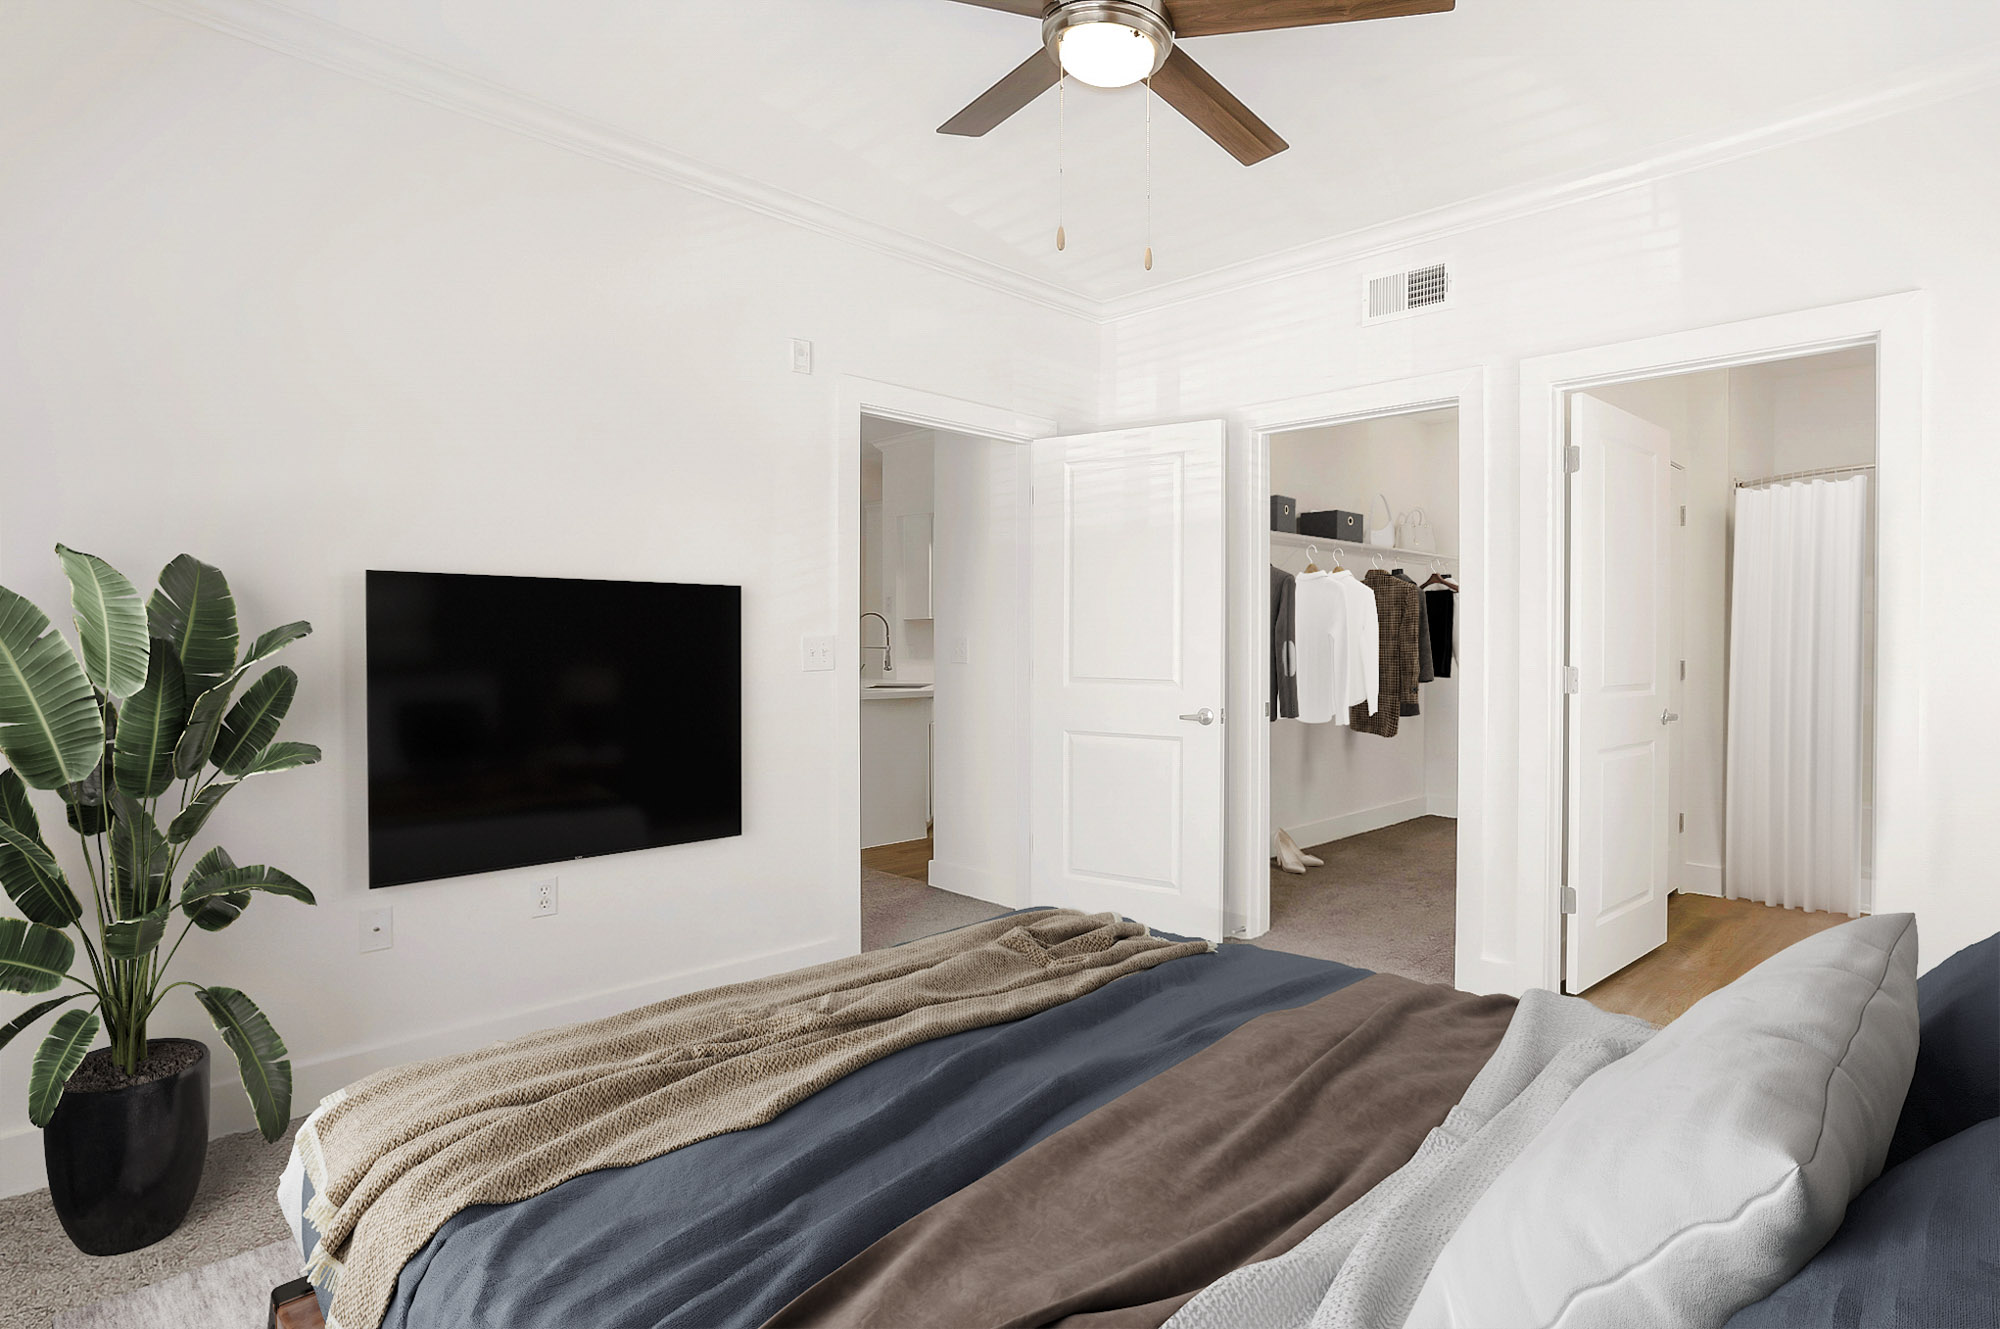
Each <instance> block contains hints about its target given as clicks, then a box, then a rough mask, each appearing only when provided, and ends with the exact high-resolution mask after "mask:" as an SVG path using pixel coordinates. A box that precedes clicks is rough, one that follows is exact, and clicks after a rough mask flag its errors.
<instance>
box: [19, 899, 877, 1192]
mask: <svg viewBox="0 0 2000 1329" xmlns="http://www.w3.org/2000/svg"><path fill="white" fill-rule="evenodd" d="M853 953H854V952H853V948H852V947H851V946H849V945H847V944H845V943H844V942H842V941H841V940H840V939H839V938H836V937H823V938H820V939H819V940H816V941H809V942H805V943H802V944H801V945H797V946H786V947H781V948H779V949H777V950H773V951H763V952H760V953H758V954H756V955H749V956H744V957H743V958H742V959H738V960H731V961H727V962H725V963H722V964H714V965H703V966H701V967H699V968H694V969H683V970H680V971H678V972H676V973H672V974H664V975H661V976H659V977H657V978H649V979H644V980H642V981H640V982H637V983H628V984H624V985H622V986H619V987H612V988H605V989H602V990H601V991H597V992H590V993H586V994H584V995H582V996H578V997H570V998H567V999H565V1000H562V1001H556V1002H550V1003H547V1004H545V1005H541V1006H529V1007H524V1008H522V1009H520V1010H516V1011H510V1012H508V1013H506V1014H504V1015H499V1016H495V1017H493V1018H491V1019H487V1020H478V1021H471V1022H468V1023H465V1024H457V1025H451V1026H449V1027H447V1028H444V1029H434V1030H430V1031H427V1032H425V1033H421V1034H417V1035H415V1036H413V1037H409V1038H403V1039H398V1040H395V1041H393V1042H386V1043H375V1044H371V1045H369V1046H367V1047H360V1048H347V1049H341V1050H336V1051H333V1052H327V1053H322V1054H320V1055H318V1056H314V1057H304V1058H294V1059H293V1061H292V1111H293V1112H294V1113H295V1114H298V1115H301V1116H302V1115H304V1114H305V1113H306V1112H307V1111H309V1110H310V1109H311V1108H312V1107H313V1106H314V1105H315V1104H317V1103H318V1102H319V1101H320V1100H321V1099H322V1098H325V1097H326V1096H327V1095H328V1094H330V1093H332V1092H333V1091H334V1090H336V1089H339V1088H340V1087H342V1086H343V1085H349V1084H352V1083H354V1082H355V1081H356V1080H358V1079H360V1078H361V1077H362V1076H364V1075H370V1074H373V1073H374V1072H376V1071H379V1070H383V1069H385V1068H386V1067H389V1066H395V1065H399V1064H401V1063H403V1062H406V1061H417V1060H420V1059H422V1058H425V1057H442V1056H449V1055H451V1054H452V1053H455V1052H464V1051H467V1050H468V1049H471V1048H477V1047H484V1046H486V1045H487V1044H489V1043H496V1042H499V1041H500V1040H501V1039H506V1038H518V1037H520V1036H521V1035H522V1034H529V1033H533V1032H535V1031H536V1030H538V1029H548V1028H550V1027H552V1026H555V1025H560V1024H574V1023H576V1022H577V1021H579V1020H595V1019H599V1018H601V1017H603V1016H606V1015H616V1014H617V1013H618V1012H620V1011H628V1010H631V1009H632V1008H633V1007H635V1006H643V1005H645V1004H647V1003H648V1002H654V1001H663V1000H665V999H666V998H668V997H678V996H680V995H681V994H683V993H686V992H694V991H697V990H699V989H701V988H707V987H718V986H720V985H722V984H725V983H741V982H744V981H747V980H749V979H753V978H763V977H765V976H767V975H770V974H779V973H783V972H784V971H786V970H787V969H799V968H803V967H804V966H806V965H813V964H820V963H823V962H825V961H827V960H838V959H841V958H842V957H844V956H847V955H851V954H853ZM211 1050H212V1051H215V1052H220V1051H221V1045H220V1040H219V1039H217V1040H213V1041H212V1042H211ZM235 1077H236V1070H235V1064H234V1063H233V1062H232V1061H231V1060H230V1059H229V1058H228V1057H226V1056H224V1057H223V1058H222V1059H221V1060H220V1061H218V1062H217V1063H216V1065H215V1068H214V1080H213V1088H212V1092H211V1100H210V1106H209V1119H208V1133H209V1138H210V1139H214V1138H215V1137H217V1136H221V1135H233V1134H235V1133H236V1132H238V1131H247V1130H249V1129H250V1128H251V1127H253V1126H255V1125H256V1124H257V1123H256V1120H255V1119H254V1118H253V1117H252V1116H251V1114H250V1104H249V1102H248V1100H246V1099H245V1098H244V1096H243V1090H242V1089H241V1088H240V1087H239V1086H238V1085H236V1083H235ZM277 1184H278V1179H277V1178H276V1177H275V1176H273V1177H272V1178H271V1185H272V1188H273V1194H275V1193H276V1187H277ZM46 1185H48V1174H47V1171H46V1169H45V1167H44V1166H43V1163H42V1133H41V1131H39V1130H37V1129H36V1128H35V1127H33V1126H21V1127H19V1128H17V1129H15V1130H10V1131H6V1132H0V1197H5V1196H9V1195H20V1194H22V1193H24V1192H26V1191H38V1190H40V1189H42V1187H44V1186H46ZM274 1203H275V1201H274Z"/></svg>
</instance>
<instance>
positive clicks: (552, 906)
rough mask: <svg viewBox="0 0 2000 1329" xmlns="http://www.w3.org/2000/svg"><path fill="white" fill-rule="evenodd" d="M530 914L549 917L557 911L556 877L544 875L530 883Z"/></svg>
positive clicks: (530, 915) (537, 916) (533, 916)
mask: <svg viewBox="0 0 2000 1329" xmlns="http://www.w3.org/2000/svg"><path fill="white" fill-rule="evenodd" d="M528 891H529V896H528V915H529V917H531V918H549V917H552V916H553V915H554V914H555V912H556V878H554V877H542V878H539V879H537V880H535V881H531V882H529V883H528Z"/></svg>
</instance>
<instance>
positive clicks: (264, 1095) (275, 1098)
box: [194, 988, 292, 1143]
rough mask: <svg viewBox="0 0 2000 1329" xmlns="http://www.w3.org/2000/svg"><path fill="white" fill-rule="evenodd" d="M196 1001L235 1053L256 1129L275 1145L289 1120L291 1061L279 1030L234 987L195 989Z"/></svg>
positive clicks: (255, 1005) (290, 1113) (253, 1003)
mask: <svg viewBox="0 0 2000 1329" xmlns="http://www.w3.org/2000/svg"><path fill="white" fill-rule="evenodd" d="M194 995H195V998H196V1000H198V1001H200V1002H201V1004H202V1007H203V1008H204V1009H205V1010H207V1012H208V1018H209V1019H210V1020H213V1021H214V1022H215V1027H216V1029H217V1030H218V1031H220V1033H221V1034H222V1041H223V1042H225V1043H227V1044H228V1045H229V1050H230V1051H231V1052H234V1053H235V1054H236V1069H237V1071H238V1072H239V1073H240V1074H241V1075H242V1077H243V1090H244V1092H245V1093H247V1094H249V1095H250V1106H251V1107H252V1108H254V1109H255V1110H256V1113H257V1129H258V1130H259V1131H262V1132H263V1135H264V1138H265V1139H266V1140H270V1141H273V1142H274V1143H275V1142H276V1141H277V1139H278V1137H279V1136H281V1135H283V1134H284V1133H285V1126H286V1124H287V1123H288V1122H289V1121H290V1120H291V1116H292V1063H291V1062H290V1061H289V1060H287V1059H286V1052H285V1044H284V1041H283V1040H282V1039H280V1038H279V1037H278V1031H277V1030H275V1029H273V1028H272V1027H271V1022H270V1021H269V1020H267V1019H265V1018H264V1012H262V1011H260V1010H258V1009H257V1004H256V1003H255V1002H253V1001H251V1000H250V998H248V997H246V996H244V995H243V994H242V993H241V992H238V991H237V990H236V989H235V988H196V989H195V994H194Z"/></svg>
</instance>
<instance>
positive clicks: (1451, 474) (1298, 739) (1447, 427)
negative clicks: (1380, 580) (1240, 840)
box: [1270, 410, 1458, 845]
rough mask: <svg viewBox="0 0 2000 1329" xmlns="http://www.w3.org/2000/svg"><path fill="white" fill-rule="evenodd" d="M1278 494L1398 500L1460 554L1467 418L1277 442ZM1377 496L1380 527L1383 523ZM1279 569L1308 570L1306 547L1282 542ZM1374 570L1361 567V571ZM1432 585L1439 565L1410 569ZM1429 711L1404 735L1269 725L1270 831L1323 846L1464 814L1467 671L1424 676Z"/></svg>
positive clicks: (1361, 503) (1301, 435)
mask: <svg viewBox="0 0 2000 1329" xmlns="http://www.w3.org/2000/svg"><path fill="white" fill-rule="evenodd" d="M1271 489H1272V492H1273V493H1281V494H1289V495H1291V496H1292V497H1294V498H1296V499H1298V500H1299V507H1298V510H1299V511H1300V512H1311V511H1316V510H1320V509H1325V508H1345V509H1347V510H1348V511H1351V512H1358V511H1363V510H1364V509H1366V508H1367V507H1368V505H1369V503H1370V501H1371V500H1374V499H1375V495H1377V494H1378V493H1379V494H1385V495H1387V497H1388V500H1389V504H1390V508H1391V510H1392V513H1393V514H1394V515H1397V516H1401V515H1402V514H1403V513H1405V512H1408V511H1410V510H1412V509H1414V508H1422V509H1423V510H1424V512H1425V514H1426V515H1427V516H1429V518H1430V519H1431V522H1432V523H1433V524H1434V525H1435V526H1436V527H1437V531H1436V536H1437V547H1438V550H1439V552H1440V553H1443V554H1455V553H1456V552H1457V551H1458V413H1457V412H1456V411H1454V410H1442V411H1424V412H1418V413H1414V414H1408V415H1390V416H1381V417H1377V418H1373V419H1367V420H1358V421H1352V422H1349V423H1344V424H1338V425H1326V426H1321V427H1318V428H1313V429H1297V430H1290V431H1287V432H1285V433H1281V434H1275V435H1273V436H1272V438H1271ZM1380 516H1381V503H1380V502H1379V501H1375V503H1374V512H1373V515H1372V516H1371V518H1370V521H1371V524H1372V523H1373V522H1375V521H1379V520H1380ZM1271 558H1272V560H1273V562H1275V563H1276V564H1277V565H1278V566H1279V567H1282V568H1284V569H1286V570H1287V571H1289V572H1293V573H1297V572H1300V571H1303V570H1304V567H1305V561H1306V560H1305V552H1304V551H1303V550H1300V549H1296V548H1293V547H1291V546H1282V545H1276V544H1274V545H1273V546H1272V548H1271ZM1363 570H1365V568H1364V567H1356V568H1355V569H1354V571H1355V572H1356V575H1359V574H1360V572H1361V571H1363ZM1408 571H1409V573H1410V575H1411V576H1412V577H1414V578H1415V579H1416V580H1417V581H1419V582H1422V581H1423V580H1425V578H1427V577H1428V576H1429V575H1430V570H1429V569H1428V568H1427V567H1425V566H1423V565H1421V564H1412V565H1410V566H1409V568H1408ZM1420 692H1421V694H1422V697H1421V700H1422V711H1423V713H1422V714H1421V715H1416V716H1410V717H1406V718H1405V719H1404V720H1403V721H1402V723H1401V725H1400V726H1399V727H1398V732H1397V734H1396V736H1395V737H1394V738H1381V737H1378V736H1377V735H1374V734H1361V733H1356V732H1355V731H1354V730H1352V729H1350V728H1348V727H1346V726H1344V725H1332V724H1304V723H1301V722H1300V721H1297V720H1279V721H1278V722H1277V723H1276V724H1275V725H1274V726H1273V727H1272V729H1271V800H1270V809H1271V827H1270V829H1271V832H1272V834H1274V835H1275V834H1276V832H1277V831H1278V830H1280V829H1283V830H1287V831H1290V832H1291V834H1292V838H1293V839H1294V840H1296V841H1297V842H1298V843H1299V844H1301V845H1315V844H1322V843H1325V842H1326V841H1329V840H1337V839H1341V838H1344V837H1346V836H1349V835H1359V834H1361V833H1363V832H1365V831H1372V830H1376V829H1378V828H1380V827H1383V826H1390V825H1394V824H1395V823H1396V822H1399V821H1408V820H1409V819H1410V818H1412V817H1421V816H1425V815H1428V814H1431V813H1438V814H1441V815H1445V816H1454V815H1456V813H1457V794H1458V714H1457V712H1458V696H1457V693H1458V678H1457V676H1456V675H1453V676H1452V677H1449V678H1441V679H1438V680H1437V681H1435V682H1432V683H1426V684H1424V685H1423V686H1422V688H1421V689H1420Z"/></svg>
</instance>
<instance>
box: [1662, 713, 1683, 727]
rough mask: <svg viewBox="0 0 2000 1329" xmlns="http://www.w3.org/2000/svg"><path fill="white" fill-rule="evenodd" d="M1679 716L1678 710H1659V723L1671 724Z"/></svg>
mask: <svg viewBox="0 0 2000 1329" xmlns="http://www.w3.org/2000/svg"><path fill="white" fill-rule="evenodd" d="M1680 718H1681V717H1680V713H1679V712H1678V711H1661V712H1660V723H1661V724H1672V723H1673V722H1674V721H1676V720H1678V719H1680Z"/></svg>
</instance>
